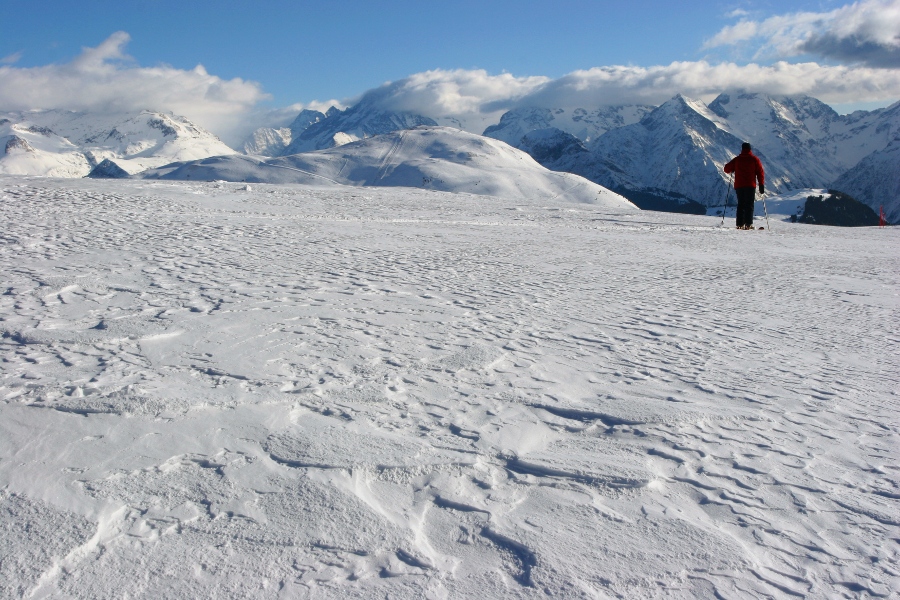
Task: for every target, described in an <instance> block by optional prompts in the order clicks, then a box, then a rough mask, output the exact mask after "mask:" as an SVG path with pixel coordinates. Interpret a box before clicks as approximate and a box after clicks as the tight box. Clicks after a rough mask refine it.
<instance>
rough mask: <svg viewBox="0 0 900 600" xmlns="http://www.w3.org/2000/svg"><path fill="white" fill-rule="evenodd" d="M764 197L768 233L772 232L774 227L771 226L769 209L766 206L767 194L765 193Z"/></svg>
mask: <svg viewBox="0 0 900 600" xmlns="http://www.w3.org/2000/svg"><path fill="white" fill-rule="evenodd" d="M762 197H763V210H764V211H765V213H766V229H767V230H768V231H772V227H771V226H770V225H769V207H768V206H766V194H765V192H763V194H762Z"/></svg>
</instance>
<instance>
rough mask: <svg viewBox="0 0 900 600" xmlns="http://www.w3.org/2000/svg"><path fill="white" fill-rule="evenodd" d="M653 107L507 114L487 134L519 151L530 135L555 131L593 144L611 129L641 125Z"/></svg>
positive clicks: (528, 110) (522, 110) (533, 110)
mask: <svg viewBox="0 0 900 600" xmlns="http://www.w3.org/2000/svg"><path fill="white" fill-rule="evenodd" d="M651 110H653V107H652V106H643V105H622V106H603V107H600V108H595V109H592V110H588V109H585V108H516V109H513V110H510V111H508V112H506V113H504V114H503V116H502V117H501V118H500V123H498V124H497V125H492V126H490V127H488V128H487V129H485V130H484V135H486V136H488V137H492V138H494V139H497V140H502V141H504V142H506V143H507V144H509V145H510V146H515V147H517V148H518V147H519V143H520V142H521V140H522V138H523V137H524V136H525V135H526V134H528V133H529V132H532V131H535V130H539V129H550V128H555V129H559V130H561V131H564V132H566V133H569V134H571V135H573V136H575V137H576V138H578V139H579V140H581V141H582V142H585V143H589V142H591V141H593V140H595V139H596V138H597V137H599V136H600V135H602V134H604V133H606V132H607V131H609V130H610V129H616V128H618V127H624V126H625V125H631V124H632V123H637V122H638V121H640V120H641V118H643V116H644V115H646V114H647V113H649V112H650V111H651Z"/></svg>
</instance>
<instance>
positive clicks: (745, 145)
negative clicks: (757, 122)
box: [741, 142, 750, 152]
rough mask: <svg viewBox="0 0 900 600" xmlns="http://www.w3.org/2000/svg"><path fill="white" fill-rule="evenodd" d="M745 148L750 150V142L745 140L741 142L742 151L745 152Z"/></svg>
mask: <svg viewBox="0 0 900 600" xmlns="http://www.w3.org/2000/svg"><path fill="white" fill-rule="evenodd" d="M744 150H750V142H744V143H743V144H741V152H743V151H744Z"/></svg>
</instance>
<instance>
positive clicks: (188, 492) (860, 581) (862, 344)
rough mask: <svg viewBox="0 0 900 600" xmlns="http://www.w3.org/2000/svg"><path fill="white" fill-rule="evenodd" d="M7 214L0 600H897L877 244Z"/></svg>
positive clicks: (349, 196)
mask: <svg viewBox="0 0 900 600" xmlns="http://www.w3.org/2000/svg"><path fill="white" fill-rule="evenodd" d="M389 159H390V156H386V157H385V162H384V165H383V168H384V169H387V168H389ZM0 213H2V217H0V218H2V220H3V226H2V228H0V268H2V271H3V273H4V276H3V281H2V284H3V285H2V290H0V332H2V339H0V343H2V354H0V356H2V359H3V360H2V363H0V375H2V379H0V400H2V403H0V557H3V558H2V560H0V596H2V597H25V596H30V597H36V598H57V597H58V598H62V597H65V598H105V597H124V596H129V597H151V596H153V597H163V598H177V597H216V598H228V597H234V598H255V597H258V598H272V597H301V598H302V597H311V598H350V597H367V598H368V597H376V596H378V597H380V596H385V595H387V594H390V597H392V598H422V597H425V598H433V599H438V598H459V597H479V598H489V597H490V598H529V597H543V596H545V595H548V594H550V595H555V596H559V597H586V598H613V597H624V598H652V597H668V598H759V597H775V598H782V597H783V598H793V597H797V598H803V597H807V598H826V597H828V598H844V597H896V596H897V595H898V594H900V583H898V582H900V578H898V572H900V564H898V540H900V471H898V464H897V449H898V429H900V428H898V418H897V414H898V412H897V411H898V395H897V394H898V390H900V381H898V379H900V376H898V366H900V365H898V360H897V342H898V334H897V329H896V323H897V321H898V301H897V295H898V290H900V281H898V279H900V272H898V270H897V265H896V257H897V256H898V250H900V237H898V231H897V230H896V229H885V230H879V229H875V228H867V229H853V230H848V229H836V228H822V227H815V226H806V225H791V224H787V223H780V222H775V223H774V225H773V227H774V232H773V233H768V232H739V231H735V230H733V229H731V228H730V227H726V228H721V229H720V228H718V227H717V225H718V224H719V218H718V217H693V216H685V215H673V214H664V213H641V214H626V215H616V214H608V213H605V212H603V211H602V210H598V209H597V208H596V207H591V206H588V205H570V204H557V205H553V206H543V205H538V204H518V203H516V202H515V201H513V200H501V199H496V198H486V197H478V196H469V195H451V194H443V193H434V192H421V191H414V190H406V189H400V188H395V189H378V188H368V189H359V188H348V189H334V188H329V189H315V188H304V187H300V186H272V185H254V186H253V188H252V191H250V190H249V189H245V186H243V185H239V184H223V183H211V184H196V183H157V182H143V181H122V182H94V181H71V180H70V181H61V180H42V179H32V178H24V177H18V178H17V177H7V178H3V179H0Z"/></svg>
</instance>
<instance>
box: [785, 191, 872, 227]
mask: <svg viewBox="0 0 900 600" xmlns="http://www.w3.org/2000/svg"><path fill="white" fill-rule="evenodd" d="M800 222H801V223H811V224H815V225H831V226H835V227H871V226H874V225H878V215H876V214H875V211H874V210H872V209H871V208H869V207H868V206H866V205H865V204H863V203H862V202H860V201H859V200H856V199H854V198H852V197H851V196H848V195H847V194H844V193H841V192H838V191H836V190H828V197H827V198H825V197H823V196H810V197H809V198H807V199H806V208H804V210H803V216H802V217H800Z"/></svg>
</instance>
